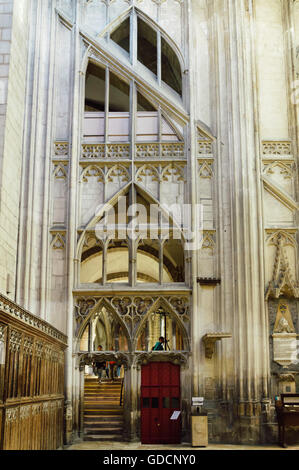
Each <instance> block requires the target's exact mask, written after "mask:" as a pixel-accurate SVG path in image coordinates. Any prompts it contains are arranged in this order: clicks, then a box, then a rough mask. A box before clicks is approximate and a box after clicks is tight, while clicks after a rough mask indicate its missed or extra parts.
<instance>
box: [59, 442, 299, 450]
mask: <svg viewBox="0 0 299 470" xmlns="http://www.w3.org/2000/svg"><path fill="white" fill-rule="evenodd" d="M64 449H65V450H126V451H130V450H155V451H156V450H157V451H159V450H160V451H162V450H177V451H178V450H193V451H194V450H299V444H298V445H290V446H289V447H288V448H287V449H283V448H282V447H279V446H277V445H270V444H269V445H260V446H249V445H230V444H209V445H208V447H200V448H196V447H191V446H190V445H188V444H185V445H184V444H181V445H176V446H171V445H145V444H141V443H140V442H113V441H105V442H100V441H98V442H90V441H77V442H75V443H74V444H72V445H71V446H65V448H64Z"/></svg>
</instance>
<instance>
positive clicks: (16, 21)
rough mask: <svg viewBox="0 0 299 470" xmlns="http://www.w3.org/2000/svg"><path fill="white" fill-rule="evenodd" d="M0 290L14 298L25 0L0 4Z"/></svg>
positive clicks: (23, 87) (24, 58)
mask: <svg viewBox="0 0 299 470" xmlns="http://www.w3.org/2000/svg"><path fill="white" fill-rule="evenodd" d="M0 13H1V14H0V30H1V38H0V62H1V64H0V78H1V81H0V86H1V95H0V99H1V105H0V106H1V110H0V113H1V122H0V128H1V131H0V132H1V135H0V179H1V184H0V186H1V193H0V290H1V292H3V293H6V294H7V295H9V296H10V297H12V298H14V297H15V285H16V263H17V244H18V229H19V205H20V190H21V171H22V152H23V147H22V144H23V129H24V127H23V122H24V114H25V90H26V67H27V46H28V44H27V19H28V18H27V15H28V2H27V1H26V0H15V1H14V2H13V1H1V2H0Z"/></svg>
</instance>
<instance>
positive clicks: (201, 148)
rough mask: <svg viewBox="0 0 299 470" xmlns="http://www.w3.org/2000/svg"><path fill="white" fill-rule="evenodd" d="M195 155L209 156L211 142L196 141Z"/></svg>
mask: <svg viewBox="0 0 299 470" xmlns="http://www.w3.org/2000/svg"><path fill="white" fill-rule="evenodd" d="M197 153H198V155H211V154H212V153H213V150H212V141H211V140H198V141H197Z"/></svg>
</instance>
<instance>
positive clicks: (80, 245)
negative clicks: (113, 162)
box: [76, 181, 132, 260]
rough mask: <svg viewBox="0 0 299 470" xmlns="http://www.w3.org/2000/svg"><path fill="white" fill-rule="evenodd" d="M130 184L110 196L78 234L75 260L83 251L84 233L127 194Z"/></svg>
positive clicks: (92, 227)
mask: <svg viewBox="0 0 299 470" xmlns="http://www.w3.org/2000/svg"><path fill="white" fill-rule="evenodd" d="M131 184H132V183H131V181H130V182H129V183H128V184H126V185H125V186H124V187H123V188H121V189H120V190H119V191H118V192H117V193H116V194H114V196H112V198H111V199H109V201H106V202H105V203H104V204H103V206H102V207H101V208H100V209H99V211H97V214H96V215H95V216H93V217H91V219H90V220H89V222H88V223H87V224H86V226H85V227H84V229H83V231H82V233H81V234H80V237H79V239H78V242H77V250H76V259H77V260H80V259H81V255H82V249H83V244H84V239H85V236H86V233H87V232H88V231H89V230H92V229H95V226H96V224H97V222H99V220H100V219H101V217H102V216H103V214H104V212H105V211H106V210H107V209H108V208H109V207H111V206H114V205H115V204H116V203H117V200H118V198H119V197H120V196H122V195H124V194H125V193H126V192H127V190H128V188H129V187H130V186H131Z"/></svg>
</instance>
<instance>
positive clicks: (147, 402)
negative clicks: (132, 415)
mask: <svg viewBox="0 0 299 470" xmlns="http://www.w3.org/2000/svg"><path fill="white" fill-rule="evenodd" d="M180 409H181V408H180V366H177V365H174V364H171V363H169V362H152V363H150V364H147V365H145V366H142V369H141V442H142V443H143V444H178V443H180V442H181V416H179V419H177V420H171V419H170V417H171V416H172V414H173V412H174V411H180Z"/></svg>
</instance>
